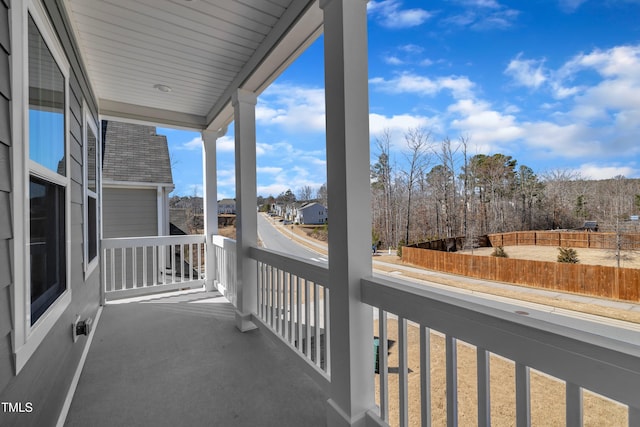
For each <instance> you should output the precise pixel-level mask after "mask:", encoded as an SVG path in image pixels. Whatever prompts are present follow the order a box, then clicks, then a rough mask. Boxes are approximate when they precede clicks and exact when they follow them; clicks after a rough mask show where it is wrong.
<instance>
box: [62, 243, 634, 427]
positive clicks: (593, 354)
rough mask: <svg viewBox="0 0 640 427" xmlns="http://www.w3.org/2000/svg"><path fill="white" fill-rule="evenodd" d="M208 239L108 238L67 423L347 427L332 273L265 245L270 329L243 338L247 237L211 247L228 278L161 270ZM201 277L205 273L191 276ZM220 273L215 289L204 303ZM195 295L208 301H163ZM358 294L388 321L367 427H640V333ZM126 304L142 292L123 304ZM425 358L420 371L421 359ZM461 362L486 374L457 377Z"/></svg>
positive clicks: (387, 291)
mask: <svg viewBox="0 0 640 427" xmlns="http://www.w3.org/2000/svg"><path fill="white" fill-rule="evenodd" d="M205 240H206V239H205V237H204V236H185V237H176V238H173V237H172V238H144V239H137V240H135V241H134V240H133V239H109V240H108V241H105V242H104V244H103V248H104V249H103V251H104V252H103V260H104V262H105V265H104V266H103V270H104V271H106V274H107V276H109V275H111V276H109V278H110V280H105V282H104V283H105V284H106V288H105V291H106V296H107V298H106V299H107V300H108V301H109V302H108V303H107V305H106V307H105V308H104V311H103V312H102V316H101V318H100V321H99V324H98V328H97V331H96V332H95V337H94V341H93V344H92V345H91V349H90V351H89V354H88V357H87V362H86V365H85V368H84V371H83V374H82V377H81V378H80V382H79V386H78V389H77V390H76V393H75V398H74V401H73V403H72V405H71V408H70V412H69V415H68V417H67V425H69V426H75V425H87V424H88V423H91V424H92V425H101V424H100V423H101V422H102V423H104V424H103V425H133V424H139V423H141V422H143V423H150V424H153V425H164V424H166V425H176V424H183V425H186V424H189V425H334V424H333V423H332V421H331V420H330V419H329V418H328V416H327V410H326V406H327V403H326V401H327V399H331V398H332V396H333V395H334V394H336V393H340V392H341V390H340V389H339V388H336V384H338V381H337V380H338V379H337V378H336V377H334V376H333V375H332V374H333V373H334V372H335V371H334V369H333V367H334V366H335V365H336V364H344V363H345V361H346V360H348V359H349V355H346V354H339V353H337V352H335V351H331V349H332V344H334V343H335V342H337V341H338V340H345V339H349V338H348V337H346V336H345V334H344V328H343V327H342V325H340V324H336V322H335V321H333V322H332V318H333V316H332V313H335V311H332V310H335V309H336V306H338V308H339V307H340V301H336V300H335V298H334V297H333V292H332V291H333V288H332V285H331V283H330V281H329V274H328V273H329V270H328V269H326V268H324V267H320V266H318V265H316V264H311V263H309V262H306V261H304V260H302V259H298V258H296V257H295V256H285V255H283V254H279V253H276V252H273V251H269V250H266V249H262V248H258V247H252V248H251V250H250V251H249V258H250V259H251V260H252V261H253V262H254V266H255V272H256V276H255V277H256V281H255V282H253V283H249V284H248V285H246V287H247V288H248V289H250V292H252V293H254V295H255V298H256V299H255V301H256V305H255V310H254V311H253V312H252V313H251V318H250V321H251V322H252V323H253V324H255V325H256V326H257V327H258V328H257V330H252V331H249V332H244V333H242V332H240V331H238V330H237V329H236V328H235V327H234V324H235V317H236V316H237V313H236V306H235V304H234V303H233V301H237V297H238V294H239V293H242V292H243V291H244V292H246V291H247V289H240V288H238V286H239V285H240V284H239V283H237V282H236V275H235V274H234V270H235V269H236V266H237V263H238V259H237V255H236V244H235V242H234V241H233V240H230V239H226V238H222V237H219V236H214V237H213V238H212V239H210V241H209V242H206V243H207V250H208V251H210V253H212V254H213V255H214V258H215V259H214V260H212V261H213V263H211V264H208V265H211V266H213V267H212V269H213V270H214V271H208V270H207V271H204V270H202V269H201V268H200V267H199V266H200V265H201V264H198V266H196V267H195V268H194V266H193V265H190V267H191V268H183V269H182V270H183V271H185V277H181V276H182V274H176V271H175V269H168V270H167V267H166V265H165V263H164V262H159V261H157V259H158V258H161V259H165V257H166V254H171V256H170V257H169V258H170V259H178V258H179V257H178V258H176V257H175V254H176V251H177V249H176V248H182V249H180V251H181V253H182V254H184V255H185V257H187V258H191V260H192V261H193V260H195V261H198V260H202V259H204V257H198V256H193V254H194V253H196V254H197V253H200V249H201V248H202V247H203V246H204V245H205ZM186 248H188V249H186ZM194 248H196V249H195V250H194ZM180 251H178V252H180ZM118 253H120V254H121V259H120V261H119V263H120V267H119V268H116V267H115V265H116V264H118V263H117V262H116V261H112V260H113V259H114V254H118ZM145 253H146V255H145ZM158 254H162V255H163V256H161V257H158ZM140 263H143V265H152V266H156V268H157V266H158V265H160V266H161V267H162V268H163V269H165V271H169V273H168V274H163V273H162V272H158V273H157V274H156V273H153V272H152V271H149V272H148V273H147V274H142V275H141V274H137V275H136V280H132V278H133V276H134V274H133V272H134V271H140V270H144V268H142V267H141V266H140V265H139V264H140ZM188 264H191V263H188ZM126 266H129V267H126ZM174 267H175V265H174ZM193 270H195V271H202V275H201V276H200V277H197V278H194V277H192V273H193ZM114 271H117V272H120V275H118V274H117V273H116V274H115V275H114ZM153 271H155V270H153ZM127 272H128V274H127ZM209 274H211V275H212V276H213V278H214V280H213V283H214V285H215V286H216V289H215V290H209V291H205V290H203V289H202V283H204V282H205V281H206V279H207V275H209ZM118 276H119V277H120V279H117V278H118ZM150 278H153V279H154V280H150ZM123 282H126V283H125V284H124V285H123ZM114 283H115V286H114ZM181 283H182V284H183V285H181ZM194 284H196V285H199V286H200V289H195V290H188V291H184V290H183V291H180V292H171V293H160V294H155V293H154V292H156V291H158V290H161V289H162V287H163V286H165V287H166V288H167V289H184V288H187V287H190V286H192V285H194ZM114 288H115V290H112V289H114ZM360 291H361V295H360V298H361V302H362V303H363V305H364V306H366V310H368V312H369V313H370V316H371V317H372V318H374V319H375V324H376V328H375V330H372V331H371V334H370V338H369V339H367V342H368V343H370V344H369V345H368V346H367V348H364V349H361V350H362V352H361V354H362V355H364V357H363V360H361V361H360V362H361V363H362V364H364V365H366V370H367V371H368V372H369V376H370V378H371V380H372V381H371V383H370V387H371V390H369V392H370V395H372V396H373V395H375V401H376V404H375V406H373V407H372V408H371V409H370V410H369V411H367V413H366V416H365V419H363V420H361V422H362V423H363V424H362V425H384V424H387V423H389V424H391V425H400V426H406V425H431V423H433V425H444V424H446V425H481V426H483V425H518V426H527V425H549V424H553V425H563V424H566V425H575V426H578V425H629V426H635V425H639V423H640V418H639V416H640V410H639V408H640V395H639V394H638V392H637V387H638V384H640V345H639V344H638V343H640V327H638V326H637V325H630V324H626V323H625V322H616V321H603V319H598V318H596V317H595V316H588V315H575V314H573V315H571V314H568V313H566V312H562V313H556V312H553V311H543V310H539V309H536V308H535V307H534V306H532V305H530V304H529V305H524V304H517V303H514V302H513V301H506V300H505V299H497V300H494V299H489V298H487V297H486V296H482V295H479V294H468V293H461V292H459V291H454V290H448V289H443V288H442V287H433V286H429V285H427V284H424V283H421V284H418V283H415V282H409V281H402V280H398V279H395V278H394V279H391V278H389V277H387V276H385V277H383V276H378V275H373V276H368V277H363V278H362V279H361V285H360ZM118 293H120V294H122V295H125V296H129V295H130V294H137V295H138V296H137V297H135V298H129V299H124V300H122V299H117V298H113V297H115V296H120V295H118ZM144 294H151V296H145V295H144ZM230 301H231V302H230ZM374 336H375V337H377V338H378V339H379V340H378V343H379V346H378V347H374ZM412 347H414V348H412ZM439 347H442V348H439ZM376 348H377V349H379V351H378V352H377V353H376V352H375V351H374V350H375V349H376ZM414 353H415V354H417V355H418V357H417V360H410V357H409V355H410V354H414ZM463 353H465V354H466V355H465V356H464V357H465V358H466V359H469V358H471V360H472V363H471V364H472V365H473V366H472V369H469V367H468V366H467V367H463V366H459V365H458V363H459V361H461V360H463ZM376 354H377V357H376ZM389 354H391V356H389V357H388V355H389ZM412 357H414V356H412ZM392 358H393V361H392ZM466 359H465V360H466ZM376 362H377V368H378V369H377V370H378V371H379V374H378V373H375V367H376ZM465 363H468V362H465ZM500 364H506V366H507V368H504V366H503V367H500V366H499V365H500ZM436 366H440V367H442V368H443V371H442V372H439V371H438V369H437V368H436ZM494 369H495V370H496V371H495V372H494ZM505 369H506V371H505ZM505 372H507V373H506V374H505ZM463 377H464V378H463ZM540 378H543V380H541V379H540ZM374 379H375V381H373V380H374ZM541 381H542V382H541ZM503 382H512V384H511V388H510V390H511V392H510V393H511V394H510V395H509V396H507V397H508V399H507V400H508V402H506V403H505V402H502V403H499V402H496V401H495V400H496V399H497V398H504V396H501V395H500V393H498V392H497V391H496V387H497V386H499V385H500V384H501V383H503ZM540 384H545V386H542V387H543V388H542V389H541V385H540ZM356 387H357V385H356ZM594 393H595V394H597V395H600V396H604V398H601V397H597V396H596V395H595V394H594ZM502 394H504V393H502ZM463 396H464V398H463ZM469 396H471V399H469V398H468V397H469ZM463 402H465V403H463ZM469 402H471V404H469ZM594 402H595V403H594ZM498 405H500V406H498ZM505 405H506V406H507V407H508V409H507V410H506V411H505V410H504V406H505ZM541 405H542V406H541ZM498 407H499V408H500V410H498V409H497V408H498ZM602 408H604V409H602ZM612 414H613V415H612ZM612 417H613V418H612Z"/></svg>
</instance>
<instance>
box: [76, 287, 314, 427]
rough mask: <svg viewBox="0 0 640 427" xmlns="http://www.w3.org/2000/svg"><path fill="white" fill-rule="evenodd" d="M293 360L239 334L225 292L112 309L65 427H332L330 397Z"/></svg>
mask: <svg viewBox="0 0 640 427" xmlns="http://www.w3.org/2000/svg"><path fill="white" fill-rule="evenodd" d="M81 339H84V338H81ZM294 357H295V356H294V355H292V354H289V353H287V352H284V351H282V350H280V349H279V347H278V346H277V345H276V344H275V343H274V342H272V341H271V338H269V337H267V336H266V335H265V334H263V333H261V332H260V331H259V330H254V331H251V332H246V333H241V332H239V331H238V330H237V329H236V328H235V320H234V309H233V306H232V305H231V304H230V303H228V302H227V301H226V300H225V299H224V298H223V297H222V296H221V295H220V294H219V293H217V292H204V291H198V292H190V293H172V294H170V295H163V294H161V295H156V296H154V297H147V298H146V299H145V300H143V301H139V300H138V301H134V302H132V301H131V300H129V301H127V302H124V301H123V302H120V303H116V304H113V303H109V304H107V305H106V306H105V307H104V310H103V312H102V316H101V318H100V321H99V324H98V326H97V328H96V331H95V336H94V338H93V342H92V344H91V348H90V350H89V353H88V356H87V360H86V363H85V366H84V369H83V371H82V375H81V377H80V381H79V383H78V387H77V389H76V392H75V395H74V398H73V401H72V404H71V407H70V409H69V413H68V415H67V419H66V423H65V426H68V427H74V426H82V427H84V426H89V425H90V426H97V427H100V426H172V427H173V426H324V425H325V424H326V406H325V405H326V401H327V397H326V396H325V394H324V393H323V391H322V390H321V389H320V388H319V387H318V386H317V385H316V384H315V383H314V382H313V380H311V378H310V377H308V376H307V375H306V374H305V373H304V372H302V371H301V370H300V369H298V368H297V367H296V364H295V363H294V362H293V358H294Z"/></svg>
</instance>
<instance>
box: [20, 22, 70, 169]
mask: <svg viewBox="0 0 640 427" xmlns="http://www.w3.org/2000/svg"><path fill="white" fill-rule="evenodd" d="M64 91H65V80H64V75H63V74H62V72H61V71H60V68H59V67H58V65H57V64H56V61H55V60H54V59H53V56H52V55H51V52H50V51H49V48H48V47H47V45H46V43H45V41H44V39H43V38H42V35H41V34H40V31H39V30H38V27H36V24H35V23H34V22H33V19H32V18H31V17H29V157H30V158H31V160H33V161H35V162H37V163H39V164H41V165H42V166H45V167H47V168H49V169H51V170H52V171H54V172H56V173H59V174H60V175H65V176H66V170H65V140H64V134H65V128H64V126H65V120H64V112H65V92H64Z"/></svg>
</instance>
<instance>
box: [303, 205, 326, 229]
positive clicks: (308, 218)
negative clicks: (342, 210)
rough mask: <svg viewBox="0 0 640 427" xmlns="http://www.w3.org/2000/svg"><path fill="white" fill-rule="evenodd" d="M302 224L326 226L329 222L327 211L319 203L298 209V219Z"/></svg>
mask: <svg viewBox="0 0 640 427" xmlns="http://www.w3.org/2000/svg"><path fill="white" fill-rule="evenodd" d="M296 221H298V222H299V223H300V224H325V223H326V222H327V209H326V208H325V207H324V206H322V205H321V204H319V203H312V204H310V205H308V206H304V207H301V208H298V215H297V218H296Z"/></svg>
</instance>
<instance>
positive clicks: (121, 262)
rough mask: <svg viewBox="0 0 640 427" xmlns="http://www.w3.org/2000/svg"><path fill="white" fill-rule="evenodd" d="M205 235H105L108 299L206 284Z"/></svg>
mask: <svg viewBox="0 0 640 427" xmlns="http://www.w3.org/2000/svg"><path fill="white" fill-rule="evenodd" d="M204 250H205V237H204V236H203V235H188V236H160V237H155V236H154V237H132V238H111V239H102V262H103V265H102V272H103V283H104V292H105V299H107V300H108V299H114V298H127V297H132V296H140V295H145V294H150V293H154V292H161V291H169V290H175V289H186V288H196V287H199V286H203V284H204V278H205V274H206V272H205V267H204V260H205V254H204Z"/></svg>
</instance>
